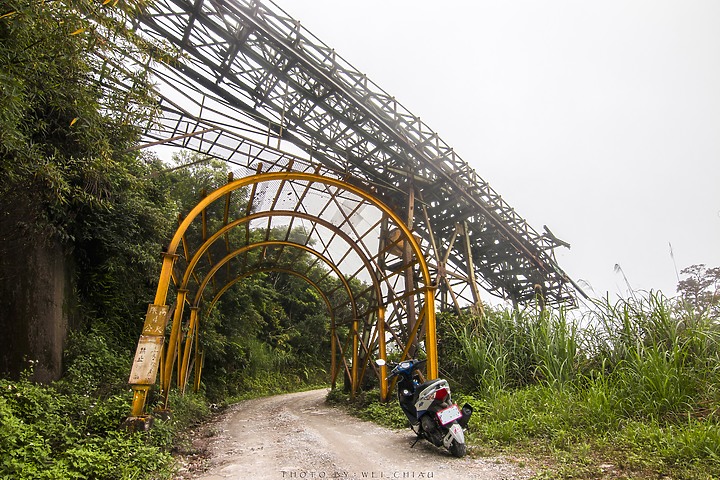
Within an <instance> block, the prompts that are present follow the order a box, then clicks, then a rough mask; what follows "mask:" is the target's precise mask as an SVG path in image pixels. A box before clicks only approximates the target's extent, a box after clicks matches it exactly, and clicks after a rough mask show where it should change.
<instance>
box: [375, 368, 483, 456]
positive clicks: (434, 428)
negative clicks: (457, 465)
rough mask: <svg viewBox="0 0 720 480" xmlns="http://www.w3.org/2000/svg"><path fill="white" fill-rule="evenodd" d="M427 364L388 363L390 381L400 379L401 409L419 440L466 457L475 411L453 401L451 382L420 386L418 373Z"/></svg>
mask: <svg viewBox="0 0 720 480" xmlns="http://www.w3.org/2000/svg"><path fill="white" fill-rule="evenodd" d="M375 363H377V364H378V365H379V366H383V365H385V364H386V363H385V361H384V360H382V359H379V360H376V362H375ZM423 363H425V360H405V361H402V362H400V363H398V364H388V366H389V367H391V368H392V370H391V371H390V375H388V377H387V379H388V380H390V379H391V378H393V377H398V384H397V387H398V401H399V402H400V408H402V411H403V412H404V413H405V416H406V417H407V419H408V421H409V422H410V428H411V429H412V431H413V432H415V434H416V435H417V436H418V440H417V441H419V440H420V439H422V438H425V439H427V440H428V441H429V442H430V443H432V444H433V445H435V446H437V447H442V446H444V447H445V448H447V449H448V450H449V451H450V453H452V454H453V455H454V456H456V457H463V456H465V453H466V452H467V447H466V445H465V435H464V434H463V429H464V428H467V424H468V421H469V420H470V416H471V415H472V412H473V409H472V406H470V404H468V403H466V404H465V405H464V406H463V407H462V409H460V408H459V407H458V406H457V404H455V403H454V402H453V401H452V397H451V396H450V386H449V385H448V382H447V380H443V379H435V380H430V381H427V382H424V383H420V377H419V376H418V375H416V374H415V370H417V369H418V367H419V366H420V365H422V364H423ZM417 441H416V442H415V443H417ZM415 443H413V446H415Z"/></svg>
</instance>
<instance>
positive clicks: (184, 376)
mask: <svg viewBox="0 0 720 480" xmlns="http://www.w3.org/2000/svg"><path fill="white" fill-rule="evenodd" d="M199 310H200V308H199V307H190V323H189V326H188V332H187V335H186V337H185V348H184V351H183V358H182V365H181V366H180V370H179V372H178V373H179V374H180V384H179V385H178V388H179V389H180V391H181V392H182V393H185V387H186V385H187V380H188V364H189V363H190V351H191V350H192V346H193V340H194V339H195V331H196V330H197V328H198V327H197V321H198V311H199Z"/></svg>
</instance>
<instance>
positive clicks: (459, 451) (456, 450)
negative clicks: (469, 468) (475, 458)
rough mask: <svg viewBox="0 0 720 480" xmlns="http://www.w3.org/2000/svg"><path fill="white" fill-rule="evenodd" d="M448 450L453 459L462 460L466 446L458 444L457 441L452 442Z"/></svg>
mask: <svg viewBox="0 0 720 480" xmlns="http://www.w3.org/2000/svg"><path fill="white" fill-rule="evenodd" d="M449 450H450V453H452V454H453V456H454V457H457V458H462V457H464V456H465V454H466V453H467V445H465V444H464V443H458V442H457V441H455V440H453V442H452V444H451V445H450V448H449Z"/></svg>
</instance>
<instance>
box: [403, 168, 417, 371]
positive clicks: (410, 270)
mask: <svg viewBox="0 0 720 480" xmlns="http://www.w3.org/2000/svg"><path fill="white" fill-rule="evenodd" d="M407 186H408V192H407V193H408V202H407V218H406V222H407V227H408V229H409V230H410V232H412V231H413V226H414V223H415V187H414V186H413V184H412V181H411V180H410V179H408V183H407ZM411 234H412V233H411ZM412 261H413V251H412V246H411V245H410V242H409V241H405V242H403V263H404V265H405V268H406V269H405V291H406V292H412V291H413V290H415V268H414V267H408V266H409V265H411V264H412ZM406 302H407V303H406V309H407V315H408V318H407V330H408V333H409V332H412V331H413V330H414V329H415V323H416V322H417V317H416V311H415V295H410V296H408V297H407V300H406ZM417 345H418V342H417V338H416V339H415V340H414V341H413V346H412V348H411V349H410V353H409V355H410V357H412V358H414V357H415V355H416V354H417Z"/></svg>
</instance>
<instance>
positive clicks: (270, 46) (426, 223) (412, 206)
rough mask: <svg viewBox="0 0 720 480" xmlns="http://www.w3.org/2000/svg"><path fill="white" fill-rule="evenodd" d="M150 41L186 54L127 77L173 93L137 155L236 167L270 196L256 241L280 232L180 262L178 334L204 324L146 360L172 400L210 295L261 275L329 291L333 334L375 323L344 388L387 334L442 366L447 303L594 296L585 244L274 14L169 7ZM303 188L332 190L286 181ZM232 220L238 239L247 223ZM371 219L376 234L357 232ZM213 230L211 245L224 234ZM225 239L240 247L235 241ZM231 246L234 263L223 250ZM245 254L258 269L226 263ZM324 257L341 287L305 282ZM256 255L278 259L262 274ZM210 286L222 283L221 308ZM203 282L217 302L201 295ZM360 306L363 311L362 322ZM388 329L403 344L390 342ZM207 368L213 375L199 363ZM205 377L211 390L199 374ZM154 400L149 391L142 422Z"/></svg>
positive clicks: (365, 329) (152, 314) (260, 7)
mask: <svg viewBox="0 0 720 480" xmlns="http://www.w3.org/2000/svg"><path fill="white" fill-rule="evenodd" d="M133 27H134V29H135V31H136V33H137V34H138V35H139V36H140V37H142V38H145V39H147V40H149V41H151V42H155V43H158V44H162V45H165V46H166V47H168V48H170V49H172V50H174V51H175V52H176V55H175V56H174V57H173V58H172V59H168V60H167V61H165V62H163V63H152V62H149V61H147V59H145V58H134V59H133V58H131V57H128V58H127V59H125V60H124V61H123V64H122V65H116V67H118V68H127V69H128V70H129V71H132V69H138V68H143V69H150V70H151V71H152V73H153V75H154V78H155V79H156V81H157V89H156V90H157V95H158V99H159V103H158V111H159V116H158V118H156V119H155V120H154V121H153V122H152V123H149V124H148V125H146V126H145V129H144V139H145V140H144V142H145V143H144V144H142V145H138V148H145V147H150V146H154V145H159V144H162V145H170V146H173V147H179V148H183V149H189V150H193V151H196V152H200V153H202V154H204V155H207V156H209V157H212V158H218V159H221V160H224V161H226V162H228V163H230V164H232V165H233V168H235V169H236V172H237V173H236V178H252V179H253V180H252V182H255V183H252V182H251V183H252V186H250V183H244V184H243V185H244V187H248V188H249V189H250V190H249V191H248V192H247V194H248V195H249V198H250V203H249V205H251V206H252V208H249V210H248V211H247V212H246V213H247V214H246V215H245V216H244V217H242V218H243V219H244V220H243V221H242V222H241V223H242V225H243V226H242V227H241V224H234V225H235V227H236V228H245V229H246V230H247V231H250V230H251V229H254V228H255V225H256V224H259V225H264V227H262V228H263V229H264V230H263V231H265V232H266V234H265V238H264V240H263V241H262V242H260V243H257V242H253V241H251V238H250V237H251V236H250V235H249V234H248V235H247V237H246V238H245V241H244V242H242V241H241V242H240V244H238V245H232V244H231V242H229V241H228V240H227V238H228V236H229V235H230V234H229V231H224V232H223V233H219V231H218V232H215V235H219V236H217V237H215V240H216V241H215V243H213V244H212V245H213V246H209V247H207V248H208V249H207V251H204V253H203V254H202V255H201V256H200V257H198V259H197V261H196V262H195V263H194V264H193V261H194V260H195V257H194V255H195V254H196V253H197V252H199V251H200V250H193V248H189V247H188V245H187V244H186V242H185V241H184V240H183V241H182V242H181V243H182V245H183V246H184V248H183V250H182V251H180V252H177V253H178V254H179V255H180V257H181V262H180V263H182V262H187V265H188V266H187V267H183V268H189V270H188V269H186V270H184V272H185V273H184V274H182V275H180V274H178V273H175V274H174V275H171V274H170V272H172V271H173V269H172V268H170V264H168V262H171V264H172V263H173V262H175V260H174V259H175V258H176V257H174V256H173V255H174V254H173V253H171V252H170V251H168V253H166V257H165V268H164V272H165V275H166V277H164V278H163V280H162V281H161V287H162V288H164V289H165V291H167V288H168V286H169V285H170V283H172V282H170V279H171V278H174V279H175V280H176V282H175V284H176V285H177V296H178V301H177V302H176V305H177V306H176V308H175V310H174V314H173V315H174V318H176V321H175V322H174V323H173V332H175V330H176V328H177V329H180V327H179V325H181V324H182V321H183V320H182V319H183V306H184V305H185V303H188V304H189V305H190V309H191V314H190V319H189V320H187V325H186V327H185V328H184V329H180V330H177V333H175V334H174V336H173V337H172V338H171V341H170V344H169V345H168V347H167V348H166V350H162V349H161V348H158V347H151V343H147V342H151V341H152V342H155V343H154V344H152V345H155V344H160V343H162V341H161V340H160V339H158V338H154V339H146V340H145V341H146V343H147V345H146V350H143V352H151V351H152V352H155V355H156V357H158V358H159V356H160V355H161V353H162V356H163V358H165V360H164V361H163V362H164V363H163V365H161V366H160V373H161V384H162V385H163V388H164V390H165V391H167V389H168V388H169V385H170V377H171V374H172V371H173V365H174V364H175V362H177V364H178V365H179V368H178V378H177V381H178V385H179V386H180V387H181V388H184V387H185V385H186V384H187V382H188V377H189V373H188V372H189V371H190V366H191V365H192V364H193V358H195V357H193V355H191V353H190V352H191V351H192V347H191V346H192V343H188V342H192V341H193V335H194V333H193V332H197V327H196V326H193V325H196V324H197V321H198V319H197V318H198V314H197V309H199V308H200V302H201V299H202V298H205V297H206V296H207V297H208V298H205V300H204V301H205V302H206V304H207V305H212V304H213V303H214V302H215V301H216V299H217V297H218V295H220V294H221V293H222V292H223V291H224V290H223V288H229V286H230V285H231V284H234V283H235V282H241V281H242V280H238V278H240V279H242V278H246V277H247V275H252V274H257V273H258V272H263V273H264V274H268V275H272V274H280V273H278V272H282V274H292V275H296V276H299V277H301V278H303V279H305V280H306V281H307V282H308V283H310V284H312V285H313V286H314V287H315V288H316V289H317V290H318V291H319V292H321V295H322V296H323V298H324V299H325V301H326V304H327V305H328V311H329V312H330V313H331V316H332V317H333V318H334V320H333V321H334V322H348V321H350V322H351V323H352V322H359V323H358V324H357V329H355V330H353V331H355V332H357V335H356V337H355V339H354V340H352V341H353V342H355V341H357V343H356V344H354V345H353V346H352V347H351V348H350V349H349V350H348V346H347V345H341V344H339V343H338V344H336V342H335V341H333V345H334V348H337V349H338V354H337V357H338V364H337V365H333V368H332V370H333V376H334V377H335V376H337V374H338V372H339V371H341V370H343V369H344V370H346V375H347V376H349V377H350V378H351V382H352V385H353V389H356V388H357V387H358V382H359V381H360V379H361V378H362V372H363V371H364V370H365V369H366V368H367V366H368V362H367V359H368V358H369V357H370V356H371V355H372V351H373V350H372V349H373V348H380V344H382V343H383V342H384V339H385V336H386V335H387V336H389V337H392V338H394V339H395V340H396V341H397V343H398V345H399V346H400V347H399V348H400V349H401V350H406V349H410V348H415V347H417V345H418V344H419V341H420V340H421V339H424V342H423V343H424V347H425V348H426V350H427V352H428V354H429V355H431V354H432V353H433V351H434V348H435V347H434V323H433V322H434V320H431V319H430V317H432V318H433V319H434V313H435V302H437V303H438V307H439V308H440V309H456V310H460V309H463V308H467V307H469V308H472V309H475V310H476V311H481V310H482V302H481V294H480V291H481V289H483V290H485V291H487V292H489V293H490V294H492V295H495V296H498V297H501V298H504V299H507V300H510V301H512V302H514V303H516V304H518V303H525V302H528V301H531V300H535V299H538V298H539V299H540V300H541V301H542V302H543V304H550V305H553V304H554V305H560V304H574V302H575V296H576V293H577V292H578V291H579V289H578V288H577V286H576V285H575V284H574V283H573V282H572V280H571V279H570V278H569V277H568V276H567V275H566V274H565V272H563V270H562V269H561V268H560V267H559V266H558V264H557V262H556V260H555V257H554V253H553V252H554V248H556V247H558V246H568V244H566V243H565V242H562V241H561V240H558V239H557V238H556V237H555V236H554V235H553V234H552V233H551V232H550V231H549V230H548V229H547V228H546V231H545V232H544V233H542V234H540V233H538V232H537V231H536V230H535V229H533V228H532V227H531V226H530V225H528V224H527V222H525V220H523V218H521V217H520V216H519V215H518V214H517V213H516V212H515V210H514V209H513V208H512V207H510V206H509V205H508V204H507V203H506V202H505V201H504V200H503V199H502V198H501V196H500V195H499V194H498V193H497V192H495V191H494V190H493V189H492V188H491V187H490V186H489V185H488V183H487V182H486V181H484V180H483V179H482V178H481V177H480V176H479V175H478V174H477V173H476V172H475V171H474V170H473V169H472V168H471V167H470V166H469V165H468V163H467V162H465V161H464V160H462V159H461V158H460V156H459V155H458V154H457V153H456V152H455V151H454V150H453V149H452V148H451V147H450V146H448V145H447V144H446V143H445V142H444V141H443V140H442V139H441V138H440V137H439V136H438V135H437V134H436V133H435V132H433V131H432V130H431V129H430V128H429V127H428V126H427V125H426V124H425V123H424V122H423V121H421V120H420V118H419V117H418V116H416V115H414V114H412V113H411V112H410V111H409V110H407V109H406V108H405V107H404V106H403V105H401V104H400V103H399V102H398V101H397V100H396V99H395V98H394V97H393V96H391V95H390V94H388V93H387V92H385V91H384V90H382V89H381V88H380V87H379V86H377V85H376V84H375V83H373V82H372V81H371V80H370V79H368V78H367V76H365V75H364V74H362V73H361V72H359V71H358V70H357V69H355V68H354V67H353V66H352V65H350V64H349V63H348V62H347V61H346V60H345V59H343V58H342V57H341V56H340V55H338V54H337V53H336V52H335V51H334V50H333V49H332V48H330V47H328V46H327V45H326V44H325V43H323V42H322V41H321V40H319V39H318V38H316V37H315V36H314V35H312V33H310V32H309V31H307V30H306V29H305V28H303V27H302V25H301V24H300V22H298V21H297V20H295V19H293V18H292V17H291V16H290V15H288V14H287V13H286V12H285V11H284V10H283V9H282V8H280V7H279V6H278V5H276V4H275V3H272V2H271V1H270V0H264V1H263V2H260V1H257V0H156V1H154V2H152V3H151V5H150V6H149V7H147V9H146V10H145V11H144V12H143V13H142V14H141V15H140V16H138V17H137V19H136V23H135V24H134V26H133ZM133 61H134V62H135V65H132V62H133ZM117 88H123V86H119V87H117ZM124 88H125V89H127V90H130V89H132V85H131V84H128V85H125V86H124ZM261 164H262V166H261ZM300 174H301V175H317V176H318V177H313V178H312V179H305V180H298V179H296V178H295V177H292V180H291V179H290V178H291V177H287V178H285V177H283V178H281V177H272V175H300ZM261 175H270V176H271V177H265V178H268V179H269V178H273V180H268V181H267V182H266V181H265V180H263V179H261V178H260V177H259V176H261ZM320 178H325V179H328V180H326V181H333V182H335V181H337V182H342V187H341V188H340V187H337V188H336V187H327V186H325V187H320V186H321V185H326V184H325V183H323V181H322V180H320ZM240 181H241V180H237V181H234V182H240ZM229 185H237V184H235V183H232V182H231V183H230V184H229ZM244 187H243V188H244ZM222 195H230V191H227V192H225V193H223V194H222ZM222 195H221V196H222ZM311 198H314V199H313V200H312V201H311ZM361 198H363V199H364V200H361ZM283 202H290V203H292V205H290V204H287V205H286V204H285V203H283ZM315 204H317V205H318V207H317V208H320V209H319V210H316V209H315V208H316V206H315ZM380 205H382V207H380ZM201 210H202V209H201ZM331 212H332V213H331ZM366 212H367V213H366ZM369 212H374V213H369ZM201 217H202V215H201ZM199 221H201V222H202V220H201V219H200V220H199ZM226 221H227V223H226V226H228V228H229V225H231V224H232V221H230V220H229V219H226ZM363 222H366V223H368V225H366V226H365V229H362V228H360V227H359V226H358V225H359V224H362V223H363ZM299 224H302V225H303V226H304V228H306V229H308V228H309V230H307V231H308V232H310V233H309V234H308V236H307V239H306V240H305V241H299V242H297V241H291V237H292V227H294V226H297V225H299ZM280 225H285V232H286V235H285V237H283V238H280V239H278V238H273V237H272V235H273V234H272V233H271V232H273V231H275V230H277V228H278V227H279V226H280ZM308 225H310V226H309V227H308ZM251 227H252V228H251ZM204 228H205V227H203V228H201V231H203V232H204V233H203V234H202V235H201V238H202V241H201V243H200V244H201V245H204V242H206V241H209V239H210V238H211V236H212V235H213V234H211V233H209V232H207V231H206V230H205V229H204ZM408 232H412V234H409V233H408ZM223 236H225V237H224V238H225V243H223V242H221V241H219V240H220V238H221V237H223ZM310 239H312V241H310ZM296 240H297V239H296ZM308 242H309V243H308ZM311 244H312V245H314V247H313V248H310V245H311ZM341 244H342V245H344V247H339V246H338V245H341ZM223 245H224V247H223ZM416 246H417V248H418V250H416V249H415V247H416ZM185 247H188V248H185ZM221 247H222V248H225V251H223V252H221V251H215V250H216V249H218V248H221ZM198 248H200V247H198ZM240 249H242V253H238V255H239V257H240V258H241V259H242V260H239V259H238V257H237V256H236V257H233V258H229V259H227V261H225V259H226V258H227V256H228V255H231V254H232V253H233V252H236V251H240ZM311 250H312V251H313V252H314V254H316V255H317V264H318V265H319V264H324V265H325V267H324V270H323V271H324V273H322V274H319V273H318V271H316V269H314V268H313V267H310V266H308V267H307V268H301V269H300V270H298V269H297V268H290V267H294V265H292V263H293V262H292V259H293V258H295V257H294V256H293V253H292V252H297V251H306V252H310V251H311ZM258 251H259V252H261V254H260V255H258V254H257V252H258ZM338 255H339V256H338ZM255 257H257V258H259V259H264V260H255V263H248V261H247V259H248V258H255ZM220 259H222V260H220ZM271 260H274V261H271ZM203 262H207V263H206V264H205V265H204V266H202V265H203ZM191 264H192V265H191ZM236 264H242V267H241V268H239V270H235V271H234V273H233V271H232V269H231V268H230V266H231V265H236ZM178 265H179V263H177V262H175V266H176V267H177V266H178ZM350 265H353V266H352V267H350ZM424 265H427V278H426V276H425V272H424V271H423V270H422V266H424ZM190 266H192V268H190ZM201 271H202V272H205V273H203V275H207V276H206V277H204V276H202V275H199V273H198V272H201ZM188 272H189V273H188ZM186 275H190V276H189V277H188V278H185V277H186ZM316 275H320V277H316ZM330 277H333V278H335V279H336V282H335V283H334V285H335V286H337V285H338V283H337V282H340V284H344V283H347V284H348V286H345V287H343V290H345V292H346V295H345V297H344V298H345V299H346V300H344V301H342V302H340V301H339V300H337V298H336V297H337V292H338V291H339V290H337V291H336V290H333V289H331V290H330V291H326V289H325V286H324V282H325V283H327V282H326V280H327V278H330ZM202 278H207V279H208V280H207V281H209V282H211V284H212V288H211V289H210V290H212V294H210V292H208V289H207V288H206V287H207V285H203V280H201V279H202ZM354 280H357V281H358V282H359V283H361V284H363V285H366V288H365V289H364V291H361V292H355V291H353V288H354V286H353V285H355V284H356V282H355V281H354ZM192 282H195V283H196V284H197V286H198V287H199V286H200V285H202V289H200V290H202V291H203V292H205V293H201V294H200V296H199V297H196V298H193V299H187V298H186V297H185V295H186V294H187V291H189V289H188V285H189V284H191V283H192ZM213 282H214V284H213ZM159 291H160V290H159ZM159 295H160V294H159ZM164 295H165V294H162V295H160V296H159V297H158V298H156V301H155V304H154V305H151V307H150V309H149V311H148V317H147V320H146V331H145V332H144V335H145V336H147V337H148V338H149V337H152V336H153V333H152V332H153V328H156V327H157V325H159V324H161V323H162V322H163V321H164V320H163V319H165V318H166V317H167V316H169V315H170V312H169V311H168V307H167V306H165V298H164ZM352 299H354V301H355V303H354V305H355V307H353V308H356V310H353V309H352V308H350V310H351V311H352V313H351V314H348V313H347V309H348V305H352V304H353V302H352ZM338 302H340V303H338ZM343 302H344V303H343ZM348 302H349V303H348ZM358 304H361V305H362V307H357V305H358ZM357 308H360V310H359V311H358V310H357ZM340 312H345V313H343V314H342V315H341V314H340ZM386 313H387V317H385V315H386ZM343 315H344V316H343ZM348 315H349V316H348ZM341 317H342V319H341ZM348 319H349V320H348ZM428 322H430V325H426V324H427V323H428ZM163 325H164V324H163ZM176 325H178V326H177V327H176ZM386 327H387V328H388V331H387V332H384V333H383V332H381V331H380V329H384V328H386ZM353 328H354V327H353ZM413 332H415V333H413ZM156 336H159V335H156ZM413 336H415V337H413ZM183 339H184V340H183ZM380 339H382V341H380ZM333 340H335V339H333ZM183 341H184V342H185V343H183ZM429 344H431V345H429ZM181 347H182V349H183V351H182V352H180V349H181ZM383 348H384V347H383ZM161 350H162V352H161ZM340 350H342V351H343V352H344V353H343V354H340V353H339V351H340ZM349 351H350V352H351V353H348V352H349ZM140 353H141V348H140V346H139V347H138V355H139V354H140ZM383 355H384V352H383ZM334 357H335V355H334ZM350 357H352V360H351V362H350V364H348V363H347V359H349V358H350ZM343 359H345V361H343ZM158 361H159V360H158ZM137 363H138V356H137V355H136V366H137ZM194 364H195V366H196V367H198V368H199V365H200V357H198V358H197V359H195V360H194ZM431 364H432V362H431ZM432 368H436V367H432ZM198 372H199V370H198ZM136 373H137V372H136ZM433 373H434V374H436V373H437V372H436V371H435V372H430V371H429V372H428V374H429V375H433ZM141 376H142V375H141ZM195 378H196V381H199V380H198V379H199V373H197V374H196V377H195ZM383 378H384V377H383ZM131 383H133V381H132V379H131ZM136 387H137V388H136ZM145 387H146V385H144V384H142V383H137V384H136V385H135V387H134V388H135V393H136V401H135V402H134V413H135V414H138V415H139V414H140V412H141V410H142V409H141V406H142V405H143V404H144V395H145V394H146V393H143V392H146V389H145Z"/></svg>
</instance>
